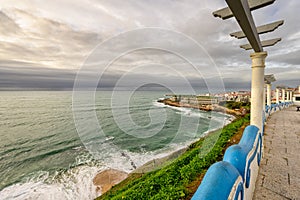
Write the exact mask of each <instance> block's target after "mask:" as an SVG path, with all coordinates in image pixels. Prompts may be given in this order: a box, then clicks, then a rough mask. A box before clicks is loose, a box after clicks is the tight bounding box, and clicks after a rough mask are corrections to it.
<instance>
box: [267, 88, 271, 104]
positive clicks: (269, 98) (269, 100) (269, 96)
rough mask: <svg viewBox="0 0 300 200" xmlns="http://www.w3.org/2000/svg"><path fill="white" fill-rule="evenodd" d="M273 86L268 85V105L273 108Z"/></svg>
mask: <svg viewBox="0 0 300 200" xmlns="http://www.w3.org/2000/svg"><path fill="white" fill-rule="evenodd" d="M271 87H272V85H271V84H267V105H268V106H271V103H272V102H271V101H272V97H271V96H272V94H271V93H272V89H271Z"/></svg>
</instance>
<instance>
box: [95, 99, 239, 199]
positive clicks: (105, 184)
mask: <svg viewBox="0 0 300 200" xmlns="http://www.w3.org/2000/svg"><path fill="white" fill-rule="evenodd" d="M157 102H159V103H164V104H165V105H168V106H174V107H186V108H194V109H199V110H204V111H207V112H208V111H215V112H221V111H219V110H216V109H214V110H212V109H211V110H205V109H202V108H201V107H200V106H193V105H187V104H180V103H177V102H171V101H170V100H166V99H164V100H158V101H157ZM224 108H225V107H224ZM225 109H227V108H225ZM227 110H230V109H227ZM227 110H223V112H221V113H222V114H228V115H231V116H232V117H234V118H236V117H237V116H241V115H242V113H238V114H237V113H236V111H233V112H227ZM233 120H234V119H233ZM233 120H230V121H228V123H226V124H224V125H223V127H224V126H226V125H228V124H230V123H232V122H233ZM223 127H220V128H217V129H214V130H210V131H209V132H207V133H205V132H204V133H203V134H202V135H201V137H199V138H197V139H195V140H193V141H191V142H190V143H189V144H187V145H186V146H185V147H182V148H180V149H177V150H175V151H173V152H170V153H169V154H167V155H164V156H162V157H159V158H154V159H152V160H150V161H148V162H146V163H145V164H143V165H141V166H140V167H138V168H137V169H135V170H133V171H131V172H129V173H127V172H124V171H120V170H116V169H111V168H110V169H106V170H104V171H101V172H99V173H97V175H96V176H95V177H94V179H93V184H94V185H95V186H96V191H97V193H98V194H99V196H98V197H100V196H102V195H103V194H105V193H106V192H108V191H109V190H110V189H111V188H112V187H113V186H115V185H117V184H119V183H121V182H123V181H126V180H127V179H130V178H131V177H134V176H136V175H138V176H142V175H143V174H145V173H147V172H151V171H155V170H158V169H160V168H162V167H164V166H166V165H168V164H170V163H171V162H172V161H174V160H175V159H176V158H178V157H180V156H181V155H182V154H184V153H185V152H186V151H187V150H188V148H189V146H190V145H192V144H193V143H195V142H197V141H199V140H200V139H201V138H204V137H206V136H208V135H210V134H211V133H213V132H215V131H218V130H220V129H222V128H223ZM103 179H104V180H103Z"/></svg>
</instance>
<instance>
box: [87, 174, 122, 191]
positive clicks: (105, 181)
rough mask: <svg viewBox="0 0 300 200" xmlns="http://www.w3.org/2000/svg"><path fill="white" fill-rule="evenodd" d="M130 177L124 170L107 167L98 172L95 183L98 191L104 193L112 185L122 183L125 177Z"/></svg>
mask: <svg viewBox="0 0 300 200" xmlns="http://www.w3.org/2000/svg"><path fill="white" fill-rule="evenodd" d="M127 177H128V174H127V173H126V172H123V171H119V170H115V169H107V170H104V171H102V172H100V173H98V174H97V175H96V176H95V178H94V180H93V183H94V185H95V186H97V192H101V194H104V193H105V192H107V191H108V190H110V189H111V188H112V186H114V185H116V184H118V183H120V182H121V181H123V180H124V179H126V178H127Z"/></svg>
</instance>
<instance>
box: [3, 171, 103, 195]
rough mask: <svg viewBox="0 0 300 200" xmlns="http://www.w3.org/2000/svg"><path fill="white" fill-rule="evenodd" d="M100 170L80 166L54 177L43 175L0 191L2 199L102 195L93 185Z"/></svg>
mask: <svg viewBox="0 0 300 200" xmlns="http://www.w3.org/2000/svg"><path fill="white" fill-rule="evenodd" d="M99 170H100V168H98V167H90V166H78V167H75V168H72V169H69V170H68V171H66V172H63V173H59V174H57V175H56V176H53V177H49V176H43V177H40V180H29V181H28V182H25V183H17V184H14V185H11V186H9V187H6V188H4V189H3V190H2V191H0V199H3V200H24V199H32V200H42V199H43V200H44V199H47V200H52V199H53V200H57V199H60V200H65V199H70V200H71V199H72V200H77V199H78V200H85V199H86V200H88V199H94V198H95V197H97V196H99V195H100V194H97V192H96V186H94V185H93V178H94V177H95V175H96V174H97V172H98V171H99ZM35 179H36V178H35ZM49 179H50V181H49ZM51 179H52V181H51Z"/></svg>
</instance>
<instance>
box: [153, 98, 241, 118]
mask: <svg viewBox="0 0 300 200" xmlns="http://www.w3.org/2000/svg"><path fill="white" fill-rule="evenodd" d="M158 102H159V103H164V104H166V105H169V106H175V107H185V108H194V109H199V110H203V111H216V112H222V113H227V114H230V115H235V116H241V115H244V114H246V110H245V109H244V108H242V110H240V109H239V110H232V109H228V108H225V107H223V106H219V105H217V104H213V105H201V104H187V103H181V102H177V101H172V100H170V99H164V100H158Z"/></svg>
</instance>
